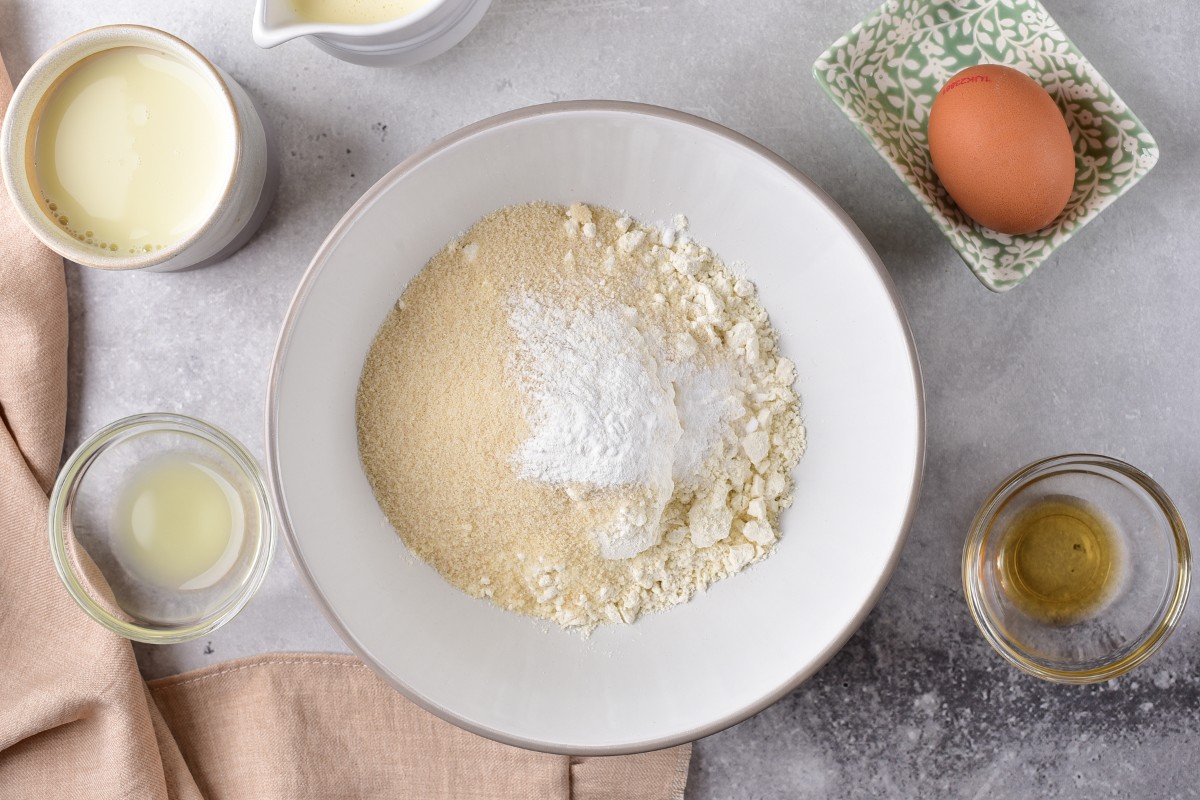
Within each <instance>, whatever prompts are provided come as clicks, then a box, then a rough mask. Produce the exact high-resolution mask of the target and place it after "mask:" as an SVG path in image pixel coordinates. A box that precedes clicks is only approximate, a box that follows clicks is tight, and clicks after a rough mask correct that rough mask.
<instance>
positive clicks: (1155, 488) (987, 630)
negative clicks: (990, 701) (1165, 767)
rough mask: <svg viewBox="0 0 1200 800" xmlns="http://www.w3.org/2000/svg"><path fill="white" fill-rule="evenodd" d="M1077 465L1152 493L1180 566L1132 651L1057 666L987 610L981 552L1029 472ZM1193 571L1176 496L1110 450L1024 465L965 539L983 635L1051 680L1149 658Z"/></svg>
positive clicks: (1013, 660) (1092, 679) (968, 579)
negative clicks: (1031, 651) (1012, 638)
mask: <svg viewBox="0 0 1200 800" xmlns="http://www.w3.org/2000/svg"><path fill="white" fill-rule="evenodd" d="M1076 465H1087V466H1098V467H1104V468H1106V469H1111V470H1113V471H1115V472H1118V473H1120V474H1121V475H1123V476H1124V477H1126V478H1129V479H1130V480H1132V481H1133V482H1134V483H1136V484H1137V485H1138V486H1139V487H1140V488H1141V489H1142V490H1143V491H1145V492H1146V493H1147V494H1148V495H1149V496H1150V498H1151V499H1152V500H1153V501H1154V503H1155V505H1156V507H1157V508H1158V510H1159V511H1160V512H1161V513H1162V515H1163V517H1164V518H1165V519H1166V521H1167V524H1168V525H1169V526H1170V528H1171V533H1172V536H1173V538H1174V541H1175V557H1176V566H1177V569H1176V571H1175V580H1174V585H1173V586H1172V587H1171V592H1170V595H1169V601H1168V602H1167V604H1166V606H1165V608H1164V609H1162V610H1160V613H1159V615H1158V616H1157V617H1156V619H1155V624H1154V626H1153V628H1152V629H1151V630H1150V632H1149V633H1148V634H1144V635H1143V636H1142V637H1140V641H1139V643H1138V644H1137V647H1136V648H1135V649H1134V650H1133V651H1132V652H1130V653H1129V654H1127V655H1125V656H1123V657H1121V658H1118V659H1113V660H1111V661H1109V662H1107V663H1105V664H1103V665H1101V666H1098V667H1091V668H1088V669H1079V670H1070V669H1055V668H1052V667H1047V666H1044V665H1042V664H1039V663H1037V662H1035V661H1032V660H1030V659H1028V658H1026V657H1025V656H1023V655H1022V654H1021V652H1020V651H1019V650H1018V649H1017V648H1016V647H1014V646H1012V645H1010V644H1009V637H1007V636H1005V635H1004V633H1003V632H1002V631H1001V629H1000V626H999V625H998V624H997V623H996V621H995V620H993V619H992V617H991V615H990V614H989V613H988V611H987V604H986V603H985V602H983V596H982V595H983V588H982V586H981V585H980V581H979V580H978V579H977V576H978V574H979V572H980V569H981V563H982V554H983V550H984V545H985V543H986V540H987V530H988V528H989V526H990V524H991V522H992V520H993V519H994V518H995V516H996V514H997V513H998V512H999V511H1000V509H1001V508H1002V507H1003V506H1004V504H1005V503H1006V502H1007V501H1008V500H1009V499H1011V498H1012V497H1013V496H1014V495H1015V494H1016V493H1018V492H1019V491H1021V489H1023V488H1024V487H1025V486H1027V485H1029V484H1030V479H1031V478H1033V477H1044V476H1046V475H1049V474H1054V472H1057V471H1059V468H1061V467H1070V466H1076ZM1191 577H1192V555H1191V545H1190V543H1189V540H1188V535H1187V529H1186V528H1185V527H1184V524H1183V520H1182V519H1181V518H1180V516H1179V511H1178V510H1177V509H1176V508H1175V504H1174V502H1172V500H1171V498H1170V497H1169V496H1168V495H1167V493H1166V491H1165V490H1164V489H1163V488H1162V486H1160V485H1159V484H1158V482H1157V481H1155V480H1154V479H1153V478H1151V477H1150V476H1149V475H1147V474H1146V473H1145V472H1143V471H1142V470H1140V469H1138V468H1137V467H1135V466H1133V465H1132V464H1130V463H1128V462H1126V461H1122V460H1121V459H1118V458H1113V457H1112V456H1105V455H1099V454H1096V453H1067V454H1065V455H1060V456H1050V457H1049V458H1043V459H1040V460H1038V461H1035V462H1033V463H1032V464H1028V465H1026V466H1024V467H1021V468H1020V469H1018V470H1017V471H1016V472H1014V473H1012V474H1011V475H1009V476H1008V477H1007V478H1005V479H1004V480H1003V481H1001V482H1000V484H999V485H998V486H997V487H996V488H995V489H993V490H992V492H991V494H990V495H988V498H987V499H986V500H985V501H984V502H983V504H982V505H981V506H980V508H979V511H978V513H976V515H975V518H974V520H973V521H972V522H971V527H970V529H969V531H968V534H967V539H966V542H965V543H964V544H963V557H962V582H963V595H964V597H965V598H966V601H967V608H968V609H969V610H970V612H971V618H972V619H974V620H975V624H976V625H977V626H978V627H979V630H980V632H981V633H982V634H983V638H984V639H986V640H987V642H988V644H990V645H991V646H992V647H993V649H995V650H996V652H998V653H999V654H1000V655H1001V656H1003V657H1004V659H1005V660H1006V661H1007V662H1008V663H1010V664H1012V665H1013V666H1015V667H1017V668H1018V669H1020V670H1022V671H1023V672H1026V673H1028V674H1030V675H1033V676H1034V677H1037V678H1041V679H1042V680H1046V681H1050V682H1053V683H1065V684H1073V685H1081V684H1087V683H1100V682H1102V681H1107V680H1110V679H1112V678H1116V677H1119V676H1121V675H1124V674H1125V673H1127V672H1129V671H1130V670H1132V669H1134V668H1135V667H1137V666H1139V665H1141V664H1143V663H1145V662H1146V661H1147V660H1148V659H1149V658H1150V657H1151V656H1153V655H1154V654H1155V653H1157V652H1158V651H1159V649H1161V648H1162V646H1163V645H1164V644H1165V643H1166V641H1167V639H1168V638H1170V636H1171V634H1172V633H1173V632H1174V631H1175V628H1176V627H1177V626H1178V624H1179V620H1180V618H1181V617H1182V616H1183V610H1184V608H1185V607H1186V606H1187V599H1188V594H1189V592H1190V589H1191V583H1192V579H1191Z"/></svg>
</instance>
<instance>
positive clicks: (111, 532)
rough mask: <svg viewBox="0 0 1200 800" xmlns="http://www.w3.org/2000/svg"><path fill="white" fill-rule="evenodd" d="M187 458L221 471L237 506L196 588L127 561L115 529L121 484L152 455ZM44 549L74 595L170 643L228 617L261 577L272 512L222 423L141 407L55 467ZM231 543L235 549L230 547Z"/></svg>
mask: <svg viewBox="0 0 1200 800" xmlns="http://www.w3.org/2000/svg"><path fill="white" fill-rule="evenodd" d="M181 458H182V459H185V460H187V461H189V462H191V463H194V464H197V465H200V466H201V467H202V468H204V469H205V471H211V472H213V473H216V474H217V475H218V476H220V477H221V478H223V479H224V482H225V483H226V484H227V486H228V488H226V489H225V491H226V492H233V493H235V494H236V499H237V501H239V502H240V504H241V519H242V520H243V521H244V525H243V526H242V527H241V541H240V546H236V545H230V546H229V550H228V551H227V553H226V556H223V557H222V561H226V559H228V560H227V561H226V563H228V568H227V569H226V570H225V571H224V572H223V573H222V574H220V575H219V577H215V579H213V580H211V581H210V582H206V585H204V586H202V587H200V588H192V589H186V588H179V589H170V588H164V587H163V586H161V585H157V584H155V583H153V582H151V581H149V580H147V579H146V578H144V577H143V576H141V575H139V574H138V572H137V571H136V570H134V569H131V568H130V567H129V564H128V563H127V561H128V559H127V558H126V557H125V556H124V555H123V550H126V551H127V549H128V548H122V545H121V541H120V540H121V536H120V535H119V534H118V533H117V528H118V527H119V526H118V524H117V515H118V508H119V504H120V500H121V497H122V489H123V487H125V485H126V484H127V482H128V481H129V480H130V479H131V478H132V477H133V476H135V475H136V474H137V473H138V472H139V471H140V470H143V469H146V468H147V466H149V465H152V464H154V463H155V462H157V461H163V460H168V459H170V460H176V459H181ZM49 519H50V552H51V554H52V556H53V558H54V567H55V569H56V570H57V571H58V575H59V577H60V578H62V582H63V584H64V585H65V586H66V587H67V591H68V592H70V594H71V597H72V598H74V600H75V602H77V603H78V604H79V606H80V607H81V608H82V609H83V610H84V611H86V612H87V613H88V614H89V615H91V617H92V618H93V619H95V620H96V621H97V622H99V623H100V624H101V625H103V626H105V627H106V628H108V629H110V630H112V631H115V632H116V633H119V634H121V635H122V636H125V637H127V638H129V639H134V640H136V641H139V642H148V643H150V644H173V643H177V642H184V641H187V640H189V639H195V638H197V637H199V636H204V635H205V634H208V633H210V632H212V631H214V630H216V629H217V628H219V627H221V626H222V625H224V624H225V623H226V622H228V621H229V620H231V619H233V617H234V616H236V615H237V613H238V612H239V611H241V610H242V608H243V607H244V606H245V605H246V603H247V602H249V600H250V598H251V597H253V596H254V593H255V592H256V591H258V588H259V586H261V585H262V582H263V578H264V577H265V576H266V573H267V566H268V565H269V564H270V561H271V554H272V552H273V551H274V548H275V535H276V520H275V513H274V511H273V509H272V506H271V502H270V495H269V493H268V491H267V486H266V482H265V481H264V479H263V476H262V472H261V470H260V469H259V466H258V463H257V462H256V461H255V460H254V458H253V456H251V455H250V454H249V453H248V452H247V451H246V449H245V448H244V447H242V445H241V444H239V443H238V442H237V441H236V440H234V439H233V438H232V437H231V436H229V435H228V434H227V433H225V432H224V431H222V430H220V429H218V428H216V427H213V426H212V425H209V424H208V423H205V422H201V421H200V420H198V419H193V418H191V417H186V416H183V415H180V414H138V415H135V416H132V417H126V418H125V419H121V420H117V421H116V422H113V423H111V424H109V425H107V426H105V427H104V428H101V429H100V430H98V431H96V433H94V434H92V435H91V436H90V437H88V439H87V441H85V442H84V443H83V444H82V445H80V446H79V449H77V450H76V451H75V452H74V453H73V454H72V455H71V457H70V458H69V459H67V463H66V465H65V466H64V467H63V469H62V472H60V473H59V476H58V481H57V482H56V483H55V484H54V490H53V491H52V492H51V494H50V517H49ZM235 547H236V549H234V548H235Z"/></svg>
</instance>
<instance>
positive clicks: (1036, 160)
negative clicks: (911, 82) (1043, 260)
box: [929, 65, 1075, 233]
mask: <svg viewBox="0 0 1200 800" xmlns="http://www.w3.org/2000/svg"><path fill="white" fill-rule="evenodd" d="M929 155H930V156H931V157H932V159H933V169H934V171H936V172H937V174H938V177H939V178H940V179H941V181H942V185H943V186H945V187H946V191H947V192H949V193H950V196H951V197H952V198H954V202H956V203H958V207H959V208H961V209H962V210H963V211H964V212H965V213H966V214H967V215H968V216H969V217H971V218H972V219H974V220H975V221H976V222H978V223H979V224H981V225H984V226H986V227H988V228H992V229H993V230H997V231H1000V232H1001V233H1033V232H1034V231H1037V230H1041V229H1042V228H1044V227H1046V226H1047V225H1049V224H1050V223H1051V222H1053V221H1054V220H1055V218H1056V217H1058V215H1059V214H1061V213H1062V210H1063V208H1064V207H1065V206H1066V204H1067V200H1069V199H1070V197H1071V189H1072V188H1073V187H1074V185H1075V150H1074V148H1073V147H1072V145H1071V134H1070V132H1069V131H1068V130H1067V123H1066V121H1065V120H1064V119H1063V115H1062V112H1061V111H1059V110H1058V106H1056V105H1055V104H1054V100H1052V99H1051V98H1050V95H1049V94H1047V93H1046V90H1045V89H1043V88H1042V87H1041V86H1040V85H1038V84H1037V83H1036V82H1035V81H1034V80H1033V79H1032V78H1030V77H1029V76H1027V75H1025V74H1023V73H1021V72H1018V71H1017V70H1015V69H1010V68H1008V67H1000V66H995V65H983V66H978V67H969V68H968V69H964V70H963V71H962V72H960V73H958V74H957V75H955V76H954V77H953V78H951V79H950V80H949V81H948V82H947V83H946V85H945V86H943V87H942V90H941V91H940V92H938V96H937V97H936V98H935V99H934V101H933V109H932V110H931V111H930V112H929Z"/></svg>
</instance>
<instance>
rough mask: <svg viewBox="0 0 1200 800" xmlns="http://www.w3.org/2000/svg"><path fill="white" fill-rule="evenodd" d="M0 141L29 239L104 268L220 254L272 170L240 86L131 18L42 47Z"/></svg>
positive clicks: (257, 217)
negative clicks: (128, 22)
mask: <svg viewBox="0 0 1200 800" xmlns="http://www.w3.org/2000/svg"><path fill="white" fill-rule="evenodd" d="M0 153H2V154H3V156H2V157H3V168H4V182H5V185H6V186H7V188H8V191H9V194H10V195H11V196H12V198H13V202H14V204H15V205H16V207H17V210H18V212H19V213H20V214H21V216H22V217H23V218H24V220H25V222H26V223H27V224H28V225H29V226H30V228H32V229H33V232H34V233H35V234H37V236H38V238H39V239H41V240H42V241H43V242H45V243H46V245H47V246H48V247H50V248H51V249H52V250H54V251H56V252H57V253H59V254H60V255H62V256H63V257H64V258H67V259H69V260H71V261H74V262H76V263H79V264H85V265H87V266H89V267H96V268H99V269H108V270H134V269H147V270H157V271H167V270H178V269H188V268H191V267H197V266H203V265H205V264H209V263H213V262H215V261H219V260H221V259H224V258H226V257H228V256H229V255H231V254H232V253H233V252H234V251H235V250H237V249H238V248H239V247H241V246H242V245H243V244H245V242H246V241H247V240H248V239H249V238H250V236H251V235H252V234H253V233H254V231H255V229H257V227H258V226H259V224H260V223H261V222H262V220H263V218H264V217H265V216H266V212H267V209H268V207H269V206H270V203H271V199H272V197H273V195H274V192H275V186H276V184H277V182H278V171H277V169H276V166H275V159H274V157H273V153H272V149H271V143H270V141H269V140H268V137H267V133H266V130H265V128H264V125H263V122H262V119H261V117H260V116H259V114H258V111H257V109H256V108H255V106H254V102H253V101H252V100H251V98H250V96H249V95H248V94H246V92H245V90H243V89H242V87H241V86H239V85H238V84H237V82H235V81H234V80H233V79H232V78H230V77H229V76H228V75H226V74H225V73H224V72H223V71H222V70H221V69H220V68H218V67H216V66H215V65H213V64H212V63H211V62H210V61H208V59H206V58H205V57H204V56H202V55H201V54H200V53H198V52H197V51H196V50H195V49H194V48H192V47H191V46H190V45H188V44H187V43H186V42H183V41H182V40H180V39H177V38H176V37H174V36H171V35H170V34H168V33H164V32H163V31H160V30H156V29H154V28H146V27H141V26H137V25H112V26H106V27H102V28H94V29H92V30H88V31H84V32H83V33H80V34H78V35H76V36H73V37H71V38H70V39H67V40H66V41H64V42H62V43H61V44H59V45H57V46H56V47H54V48H53V49H51V50H50V51H49V52H48V53H46V54H45V55H44V56H42V57H41V58H40V59H39V60H38V61H37V62H36V63H35V64H34V65H33V67H31V68H30V70H29V72H28V73H26V75H25V77H24V79H23V80H22V81H21V83H20V85H19V86H17V89H16V91H15V93H14V94H13V99H12V102H11V104H10V106H9V112H8V115H7V117H6V118H5V120H4V127H3V130H2V131H0Z"/></svg>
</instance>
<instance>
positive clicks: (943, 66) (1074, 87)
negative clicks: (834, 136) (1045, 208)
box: [813, 0, 1158, 292]
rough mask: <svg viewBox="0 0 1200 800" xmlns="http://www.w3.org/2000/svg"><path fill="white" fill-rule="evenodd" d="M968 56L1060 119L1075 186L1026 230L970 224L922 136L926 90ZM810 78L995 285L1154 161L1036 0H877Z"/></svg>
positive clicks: (1015, 278)
mask: <svg viewBox="0 0 1200 800" xmlns="http://www.w3.org/2000/svg"><path fill="white" fill-rule="evenodd" d="M976 64H1004V65H1007V66H1010V67H1013V68H1015V69H1019V70H1021V71H1022V72H1024V73H1025V74H1026V75H1029V76H1030V77H1031V78H1033V79H1034V80H1036V81H1037V82H1038V83H1040V84H1041V85H1042V86H1043V87H1045V89H1046V91H1048V92H1049V93H1050V96H1051V97H1053V98H1054V101H1055V102H1056V103H1057V104H1058V107H1059V108H1060V109H1061V110H1062V112H1063V114H1064V116H1065V117H1066V119H1067V127H1068V128H1069V129H1070V131H1071V140H1072V141H1073V142H1074V144H1075V191H1074V192H1073V193H1072V194H1071V199H1070V200H1069V201H1068V202H1067V207H1066V209H1065V210H1064V211H1063V213H1062V214H1061V215H1060V216H1059V218H1058V219H1057V220H1055V222H1054V223H1053V224H1052V225H1051V226H1050V227H1048V228H1046V229H1044V230H1041V231H1038V232H1037V233H1033V234H1029V235H1024V236H1013V235H1008V234H1003V233H998V232H996V231H993V230H991V229H989V228H985V227H983V226H982V225H979V224H977V223H975V222H974V221H973V220H971V219H970V218H969V217H967V216H966V215H965V214H963V213H962V211H960V210H959V209H958V207H957V206H956V205H955V204H954V201H953V200H951V199H950V197H949V195H947V194H946V190H945V189H943V188H942V185H941V183H940V182H939V181H938V179H937V176H936V175H935V174H934V172H933V167H932V165H931V163H930V160H929V147H928V144H927V142H926V138H925V125H926V121H927V120H928V118H929V109H930V107H931V106H932V104H933V98H934V97H936V96H937V93H938V90H939V89H940V88H941V87H942V85H944V84H945V83H946V81H947V80H948V79H949V78H950V77H951V76H952V75H954V73H956V72H958V71H959V70H962V69H966V68H967V67H970V66H974V65H976ZM813 76H814V77H815V78H816V79H817V83H819V84H820V85H821V88H823V89H824V90H825V91H826V93H827V94H828V95H829V96H830V97H831V98H832V99H833V101H834V102H835V103H837V105H838V107H840V108H841V109H842V111H843V112H844V113H845V114H846V116H847V117H849V118H850V121H851V122H853V123H854V125H855V126H856V127H857V128H858V129H859V130H860V131H861V132H862V134H863V135H864V136H866V137H867V140H868V141H870V142H871V144H872V145H873V146H874V147H875V149H876V150H877V151H879V154H880V155H881V156H883V157H884V158H885V159H887V162H888V163H889V164H891V165H892V169H893V170H895V172H896V174H897V175H899V176H900V179H901V180H903V181H904V182H905V183H906V184H907V185H908V188H909V189H910V190H911V191H912V193H913V194H914V195H916V197H917V199H918V200H920V201H921V204H922V205H923V206H925V210H926V211H928V212H929V216H931V217H933V220H934V222H936V223H937V225H938V227H939V228H941V229H942V231H943V232H944V233H945V234H946V236H947V238H949V239H950V243H951V244H952V245H954V249H955V250H957V251H958V254H959V255H960V256H962V259H963V261H965V262H967V266H969V267H970V268H971V271H972V272H974V273H975V276H976V277H977V278H979V280H980V281H981V282H982V283H983V285H984V286H986V287H987V288H989V289H991V290H992V291H994V292H1004V291H1007V290H1009V289H1011V288H1013V287H1014V286H1016V285H1017V284H1019V283H1021V282H1022V281H1023V280H1025V279H1026V278H1027V277H1029V275H1030V273H1032V272H1033V270H1034V269H1036V268H1037V267H1038V266H1039V265H1040V264H1041V263H1042V262H1043V261H1045V260H1046V259H1047V258H1049V256H1050V254H1051V253H1053V252H1054V251H1055V250H1057V249H1058V248H1059V246H1061V245H1062V244H1063V242H1065V241H1067V240H1068V239H1070V238H1071V236H1072V235H1074V233H1075V232H1076V231H1078V230H1079V229H1080V228H1082V227H1083V226H1084V225H1086V224H1087V223H1088V222H1089V221H1091V220H1092V219H1093V218H1094V217H1095V216H1096V215H1097V214H1099V213H1100V212H1101V211H1103V210H1104V208H1106V207H1107V206H1108V205H1109V204H1110V203H1112V202H1113V201H1114V200H1116V199H1117V198H1118V197H1120V196H1121V195H1122V194H1124V193H1125V192H1127V191H1129V189H1130V188H1131V187H1132V186H1133V185H1134V184H1135V183H1137V182H1138V181H1139V180H1141V178H1142V176H1144V175H1145V174H1146V173H1147V172H1149V171H1150V169H1151V168H1152V167H1153V166H1154V164H1155V163H1156V162H1157V161H1158V146H1157V144H1156V143H1155V141H1154V137H1152V136H1151V135H1150V133H1149V131H1147V130H1146V128H1145V126H1143V125H1142V123H1141V121H1139V120H1138V118H1137V117H1136V116H1134V115H1133V112H1131V111H1130V110H1129V109H1128V108H1127V107H1126V105H1125V103H1123V102H1122V101H1121V98H1119V97H1118V96H1117V94H1116V92H1114V91H1113V89H1112V87H1111V86H1109V85H1108V82H1107V81H1105V80H1104V78H1102V77H1101V76H1100V73H1099V72H1097V71H1096V68H1095V67H1093V66H1092V65H1091V63H1090V62H1088V60H1087V59H1086V58H1084V56H1083V54H1082V53H1081V52H1079V50H1078V49H1077V48H1076V47H1075V45H1074V44H1072V43H1071V40H1070V39H1068V38H1067V36H1066V34H1065V33H1063V31H1062V28H1060V27H1059V26H1058V24H1057V23H1056V22H1055V21H1054V20H1053V19H1052V18H1051V17H1050V14H1049V13H1047V11H1046V9H1045V8H1044V7H1043V6H1042V4H1041V3H1039V2H1037V0H953V2H946V0H888V2H886V3H884V4H883V5H882V6H881V7H880V8H879V9H878V10H877V11H876V12H875V13H874V14H872V15H871V16H870V17H868V18H867V19H866V20H864V21H863V22H860V23H859V24H857V25H855V26H854V27H853V28H852V29H851V30H850V32H849V33H848V34H846V35H845V36H843V37H842V38H840V39H838V40H837V41H836V42H834V43H833V46H832V47H830V48H829V49H828V50H827V51H826V52H825V53H824V54H823V55H822V56H821V57H820V58H818V59H817V61H816V63H815V64H814V65H813Z"/></svg>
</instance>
